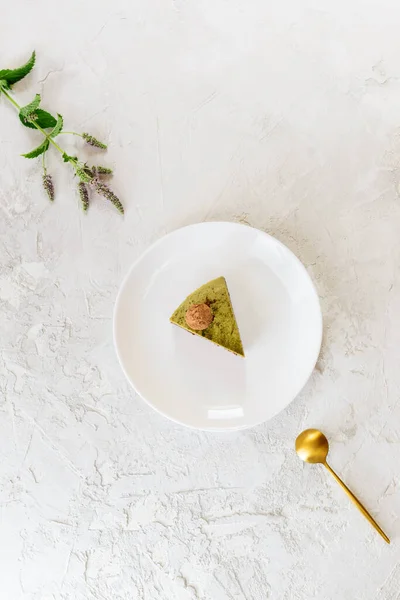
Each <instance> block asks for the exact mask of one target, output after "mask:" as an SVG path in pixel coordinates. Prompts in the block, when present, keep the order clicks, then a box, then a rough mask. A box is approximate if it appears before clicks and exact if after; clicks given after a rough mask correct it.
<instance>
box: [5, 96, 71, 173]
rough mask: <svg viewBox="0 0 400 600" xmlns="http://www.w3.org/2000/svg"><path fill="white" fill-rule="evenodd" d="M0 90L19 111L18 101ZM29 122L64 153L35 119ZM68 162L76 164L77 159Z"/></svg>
mask: <svg viewBox="0 0 400 600" xmlns="http://www.w3.org/2000/svg"><path fill="white" fill-rule="evenodd" d="M0 91H1V92H2V93H3V94H4V95H5V97H6V98H7V100H9V101H10V102H11V104H13V105H14V106H15V108H16V109H17V110H18V111H20V110H21V107H20V105H19V104H18V103H17V102H16V101H15V100H14V98H13V97H12V96H10V94H8V92H7V91H6V90H5V89H4V88H3V87H1V88H0ZM31 123H32V125H33V126H34V127H36V129H37V130H38V131H40V132H41V133H43V135H44V137H45V138H46V139H47V140H48V141H49V142H50V144H53V146H54V148H56V149H57V150H58V151H59V152H60V154H65V152H64V150H63V149H62V148H61V147H60V146H59V145H58V144H57V142H55V141H54V140H53V138H51V137H50V136H49V135H48V134H47V133H46V131H45V130H44V129H43V128H42V127H40V125H38V124H37V123H36V122H35V121H31ZM70 162H72V163H73V164H75V165H77V164H78V163H77V161H76V160H75V159H71V160H70Z"/></svg>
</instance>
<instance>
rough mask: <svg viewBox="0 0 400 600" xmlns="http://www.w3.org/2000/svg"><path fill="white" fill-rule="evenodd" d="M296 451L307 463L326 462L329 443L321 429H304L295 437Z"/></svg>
mask: <svg viewBox="0 0 400 600" xmlns="http://www.w3.org/2000/svg"><path fill="white" fill-rule="evenodd" d="M296 452H297V454H298V455H299V457H300V458H301V460H304V461H305V462H308V463H322V464H325V463H326V457H327V456H328V452H329V443H328V440H327V439H326V437H325V436H324V434H323V433H322V431H319V430H318V429H306V430H305V431H303V432H302V433H300V435H299V436H297V439H296Z"/></svg>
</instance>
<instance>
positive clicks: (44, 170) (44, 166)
mask: <svg viewBox="0 0 400 600" xmlns="http://www.w3.org/2000/svg"><path fill="white" fill-rule="evenodd" d="M45 154H46V152H43V154H42V165H43V173H44V174H45V175H47V169H46V165H45V162H44V155H45Z"/></svg>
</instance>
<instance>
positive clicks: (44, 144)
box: [21, 140, 49, 158]
mask: <svg viewBox="0 0 400 600" xmlns="http://www.w3.org/2000/svg"><path fill="white" fill-rule="evenodd" d="M48 147H49V140H44V142H42V143H41V144H40V146H38V147H37V148H35V149H34V150H31V151H30V152H28V153H27V154H21V156H23V157H24V158H36V157H37V156H40V155H41V154H43V152H46V150H47V149H48Z"/></svg>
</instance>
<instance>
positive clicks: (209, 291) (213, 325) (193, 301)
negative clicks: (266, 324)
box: [170, 277, 244, 356]
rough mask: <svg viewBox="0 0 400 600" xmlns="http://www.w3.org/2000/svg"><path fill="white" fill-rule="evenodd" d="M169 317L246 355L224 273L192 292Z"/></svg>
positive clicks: (215, 342) (185, 327)
mask: <svg viewBox="0 0 400 600" xmlns="http://www.w3.org/2000/svg"><path fill="white" fill-rule="evenodd" d="M170 321H171V323H174V324H175V325H178V327H182V328H183V329H186V331H189V332H190V333H193V334H194V335H199V336H200V337H204V338H206V339H207V340H210V342H214V344H217V345H218V346H222V347H223V348H226V349H227V350H229V351H230V352H233V353H234V354H238V355H240V356H244V350H243V344H242V340H241V339H240V333H239V327H238V325H237V322H236V318H235V313H234V312H233V307H232V302H231V298H230V296H229V291H228V286H227V285H226V281H225V277H218V278H217V279H213V280H212V281H209V282H208V283H205V284H204V285H202V286H201V287H199V288H198V289H197V290H196V291H194V292H193V293H192V294H190V296H188V297H187V298H186V300H184V301H183V302H182V304H181V305H180V306H179V307H178V308H177V309H176V311H175V312H174V313H173V315H172V316H171V319H170Z"/></svg>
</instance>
